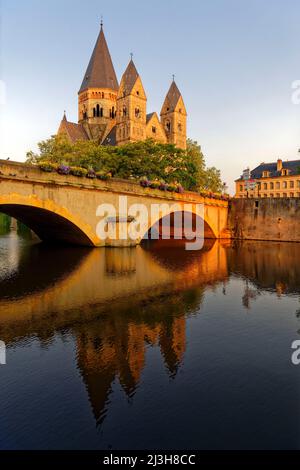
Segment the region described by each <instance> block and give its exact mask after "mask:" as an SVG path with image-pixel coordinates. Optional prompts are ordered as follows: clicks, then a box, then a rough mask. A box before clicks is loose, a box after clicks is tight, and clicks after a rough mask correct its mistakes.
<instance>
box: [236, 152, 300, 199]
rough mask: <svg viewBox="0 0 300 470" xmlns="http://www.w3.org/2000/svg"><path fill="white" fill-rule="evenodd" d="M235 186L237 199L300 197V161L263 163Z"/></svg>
mask: <svg viewBox="0 0 300 470" xmlns="http://www.w3.org/2000/svg"><path fill="white" fill-rule="evenodd" d="M235 184H236V193H235V197H237V198H247V197H252V198H253V197H254V198H258V197H263V198H280V197H300V160H293V161H282V160H281V159H278V160H277V162H274V163H261V164H260V165H259V166H258V167H257V168H255V169H254V170H252V171H251V172H249V179H248V178H245V176H241V177H240V178H239V179H238V180H236V181H235Z"/></svg>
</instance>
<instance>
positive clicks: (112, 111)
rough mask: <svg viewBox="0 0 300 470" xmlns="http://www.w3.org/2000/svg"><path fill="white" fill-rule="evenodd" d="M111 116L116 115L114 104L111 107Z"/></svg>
mask: <svg viewBox="0 0 300 470" xmlns="http://www.w3.org/2000/svg"><path fill="white" fill-rule="evenodd" d="M111 117H112V119H114V118H115V117H116V113H115V107H114V106H113V107H112V109H111Z"/></svg>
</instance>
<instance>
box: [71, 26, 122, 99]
mask: <svg viewBox="0 0 300 470" xmlns="http://www.w3.org/2000/svg"><path fill="white" fill-rule="evenodd" d="M88 88H108V89H111V90H114V91H117V90H118V88H119V85H118V80H117V77H116V73H115V69H114V66H113V63H112V60H111V56H110V53H109V49H108V46H107V42H106V39H105V35H104V31H103V20H102V19H101V28H100V33H99V36H98V39H97V42H96V45H95V48H94V51H93V54H92V57H91V59H90V62H89V65H88V68H87V71H86V73H85V76H84V79H83V82H82V85H81V87H80V91H79V93H81V92H83V91H85V90H86V89H88Z"/></svg>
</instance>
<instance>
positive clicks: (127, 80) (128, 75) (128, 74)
mask: <svg viewBox="0 0 300 470" xmlns="http://www.w3.org/2000/svg"><path fill="white" fill-rule="evenodd" d="M138 78H139V74H138V71H137V69H136V67H135V65H134V63H133V60H132V59H131V61H130V62H129V64H128V66H127V69H126V70H125V72H124V75H123V77H122V84H123V90H124V92H125V95H129V94H130V93H131V91H132V89H133V87H134V85H135V83H136V81H137V79H138Z"/></svg>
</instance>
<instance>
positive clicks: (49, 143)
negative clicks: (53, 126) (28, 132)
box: [27, 135, 222, 191]
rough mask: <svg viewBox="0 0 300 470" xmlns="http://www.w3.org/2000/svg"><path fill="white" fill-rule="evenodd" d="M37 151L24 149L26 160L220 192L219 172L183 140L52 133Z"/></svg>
mask: <svg viewBox="0 0 300 470" xmlns="http://www.w3.org/2000/svg"><path fill="white" fill-rule="evenodd" d="M38 148H39V152H38V153H34V152H32V151H31V152H28V153H27V163H31V164H38V163H41V162H45V161H48V162H51V163H57V164H66V165H70V166H79V167H83V168H87V169H90V168H93V169H94V170H95V171H99V170H100V171H104V172H107V173H108V172H109V173H111V174H112V175H113V176H115V177H118V178H125V179H128V178H130V179H139V178H141V177H143V176H145V177H147V178H148V179H149V180H163V181H165V182H166V183H173V182H176V183H181V184H182V185H183V186H184V188H185V189H187V190H191V191H199V190H210V191H221V188H222V182H221V178H220V172H219V171H218V170H217V169H216V168H206V166H205V160H204V156H203V153H202V151H201V147H200V146H199V145H198V143H197V142H195V141H192V140H190V139H188V140H187V149H186V150H182V149H178V148H177V147H175V146H174V145H172V144H161V143H157V142H154V141H153V140H151V139H148V140H145V141H140V142H135V143H128V144H125V145H122V146H120V147H111V146H103V145H98V143H97V142H95V141H77V142H75V143H74V144H72V143H70V142H69V140H68V139H67V138H66V137H65V136H64V135H58V136H53V137H51V138H50V139H48V140H45V141H42V142H40V143H39V144H38Z"/></svg>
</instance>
